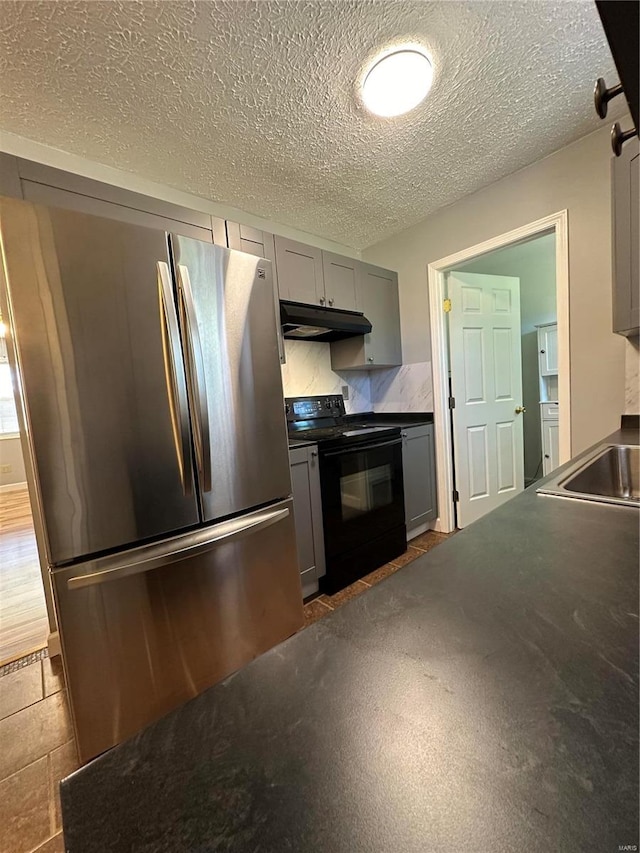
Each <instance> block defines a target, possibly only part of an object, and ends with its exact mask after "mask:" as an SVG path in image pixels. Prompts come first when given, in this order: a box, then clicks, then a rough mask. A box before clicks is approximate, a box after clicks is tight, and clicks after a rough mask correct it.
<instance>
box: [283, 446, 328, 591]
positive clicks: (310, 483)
mask: <svg viewBox="0 0 640 853" xmlns="http://www.w3.org/2000/svg"><path fill="white" fill-rule="evenodd" d="M289 458H290V461H291V482H292V485H293V513H294V516H295V523H296V540H297V543H298V562H299V565H300V579H301V581H302V597H303V598H306V597H307V596H308V595H312V594H313V593H314V592H317V591H318V579H319V578H321V577H322V575H324V573H325V562H324V533H323V530H322V500H321V495H320V469H319V467H318V448H317V446H316V445H312V446H310V447H295V448H292V449H290V450H289Z"/></svg>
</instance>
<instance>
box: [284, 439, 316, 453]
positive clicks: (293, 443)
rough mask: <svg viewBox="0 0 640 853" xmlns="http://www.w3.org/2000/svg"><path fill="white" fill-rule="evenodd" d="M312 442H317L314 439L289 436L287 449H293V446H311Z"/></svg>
mask: <svg viewBox="0 0 640 853" xmlns="http://www.w3.org/2000/svg"><path fill="white" fill-rule="evenodd" d="M312 444H317V442H316V441H304V439H301V438H290V439H289V450H293V448H294V447H311V445H312Z"/></svg>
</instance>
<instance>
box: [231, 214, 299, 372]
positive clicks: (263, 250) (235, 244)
mask: <svg viewBox="0 0 640 853" xmlns="http://www.w3.org/2000/svg"><path fill="white" fill-rule="evenodd" d="M227 245H228V246H229V248H230V249H237V250H238V251H239V252H246V253H247V254H249V255H257V256H258V257H259V258H266V259H267V260H268V261H271V269H272V272H273V301H274V307H275V312H276V328H277V330H278V354H279V356H280V364H284V363H285V361H286V358H285V351H284V341H283V339H282V326H281V325H280V299H279V291H278V273H277V270H276V250H275V241H274V238H273V234H269V232H268V231H260V230H259V229H258V228H251V227H250V226H249V225H240V224H239V223H238V222H227Z"/></svg>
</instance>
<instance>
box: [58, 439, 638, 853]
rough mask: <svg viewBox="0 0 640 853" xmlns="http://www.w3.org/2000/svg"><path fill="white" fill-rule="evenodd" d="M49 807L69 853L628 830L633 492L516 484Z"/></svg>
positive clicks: (472, 841) (459, 842)
mask: <svg viewBox="0 0 640 853" xmlns="http://www.w3.org/2000/svg"><path fill="white" fill-rule="evenodd" d="M612 438H613V439H614V440H620V441H623V442H626V443H637V434H635V433H634V434H631V433H623V432H620V433H617V434H615V435H614V436H613V437H612ZM62 808H63V818H64V832H65V842H66V849H67V850H68V851H69V853H104V851H110V853H120V851H122V853H124V851H128V853H129V852H130V853H142V851H144V853H163V852H164V851H166V853H183V852H184V853H187V851H188V853H204V852H205V851H232V853H240V851H242V853H245V851H246V853H249V851H251V853H254V851H262V852H263V853H267V852H268V853H280V851H295V853H359V851H361V853H392V851H393V853H396V851H397V853H430V852H431V851H433V853H436V851H438V853H451V851H465V853H466V851H469V853H470V852H471V851H473V853H476V851H477V853H489V851H491V853H501V851H504V852H505V853H507V851H509V853H511V851H527V853H532V851H535V853H538V851H539V853H551V851H553V852H554V853H556V851H562V853H587V851H594V853H595V852H596V851H597V852H598V853H606V851H616V853H617V851H618V850H620V849H624V847H621V846H620V845H633V844H637V843H638V510H637V509H636V508H633V507H619V506H607V505H599V504H594V503H589V502H586V501H576V500H567V499H562V498H554V497H548V496H542V495H538V494H536V492H535V487H532V488H530V489H529V490H527V491H526V492H524V493H523V494H522V495H519V496H518V497H516V498H515V499H513V500H512V501H510V502H509V503H507V504H505V505H504V506H502V507H501V508H499V509H498V510H495V511H494V512H492V513H490V514H489V515H488V516H485V517H484V518H482V519H480V520H479V521H478V522H476V523H475V524H473V525H471V526H470V527H468V528H467V529H465V530H463V531H461V532H460V533H458V534H456V535H455V536H454V537H452V538H451V539H449V540H448V541H446V542H444V543H443V544H442V545H439V546H438V547H437V548H434V549H433V550H432V551H430V552H429V553H428V554H425V555H424V556H422V557H420V558H418V559H417V560H415V561H414V562H413V563H411V564H410V565H407V566H405V567H404V568H402V569H401V570H399V571H398V572H397V573H396V574H394V575H392V576H391V577H389V578H388V579H386V580H384V581H383V582H381V583H380V584H379V585H377V586H375V587H373V588H372V589H371V590H370V591H368V592H367V593H365V594H363V595H362V596H360V597H358V598H356V599H354V600H353V601H350V602H349V603H348V604H346V605H344V606H343V607H342V608H340V609H338V610H336V611H335V612H334V613H332V614H331V615H330V616H328V617H326V618H325V619H323V620H321V621H320V622H317V623H316V624H314V625H312V626H311V627H309V628H307V629H305V630H304V631H302V632H300V633H299V634H297V635H295V636H294V637H292V638H290V639H289V640H287V641H286V642H284V643H282V644H281V645H279V646H278V647H276V648H275V649H272V650H271V651H270V652H267V653H266V654H265V655H263V656H262V657H260V658H259V659H257V660H256V661H254V662H253V663H251V664H249V665H248V666H247V667H245V668H244V669H243V670H241V671H240V672H238V673H236V674H235V675H234V676H231V677H230V678H228V679H226V681H224V682H222V683H221V684H219V685H216V686H215V687H213V688H211V689H210V690H208V691H207V692H205V693H204V694H202V695H200V696H198V697H197V698H195V699H193V700H192V701H190V702H188V703H187V704H186V705H184V706H183V707H182V708H179V709H177V710H176V711H174V712H172V713H171V714H169V715H168V716H166V717H165V718H163V719H162V720H160V721H159V722H157V723H155V724H153V725H151V726H149V727H148V728H147V729H145V730H144V731H143V732H141V733H140V734H139V735H137V736H136V737H134V738H132V739H131V740H130V741H128V742H127V743H124V744H122V745H121V746H119V747H116V748H115V749H113V750H112V751H110V752H109V753H107V754H105V755H103V756H102V757H100V758H98V759H96V760H95V761H94V762H92V763H91V764H89V765H88V766H87V767H85V768H83V769H81V770H79V771H78V772H76V773H75V774H73V775H72V776H71V777H69V778H68V779H67V780H66V781H64V782H63V784H62ZM626 849H634V848H633V847H627V848H626Z"/></svg>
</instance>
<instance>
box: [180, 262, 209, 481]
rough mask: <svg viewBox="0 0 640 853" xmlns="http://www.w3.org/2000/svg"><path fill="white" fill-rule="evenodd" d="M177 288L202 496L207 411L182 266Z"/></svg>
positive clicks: (197, 340)
mask: <svg viewBox="0 0 640 853" xmlns="http://www.w3.org/2000/svg"><path fill="white" fill-rule="evenodd" d="M178 288H179V292H180V304H181V307H182V318H183V325H184V326H185V330H186V332H187V334H186V336H185V338H186V342H187V373H188V376H189V387H190V389H191V396H192V397H193V404H194V408H195V409H196V416H195V417H194V419H193V420H194V425H195V429H194V431H193V432H194V438H195V445H196V456H197V460H198V470H199V472H200V478H201V482H200V485H201V488H202V491H203V492H210V491H211V436H210V432H209V410H208V408H207V386H206V382H205V376H204V358H203V356H202V344H201V342H200V330H199V328H198V316H197V314H196V306H195V303H194V301H193V290H192V289H191V279H190V277H189V269H188V268H187V267H186V266H184V264H178Z"/></svg>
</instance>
